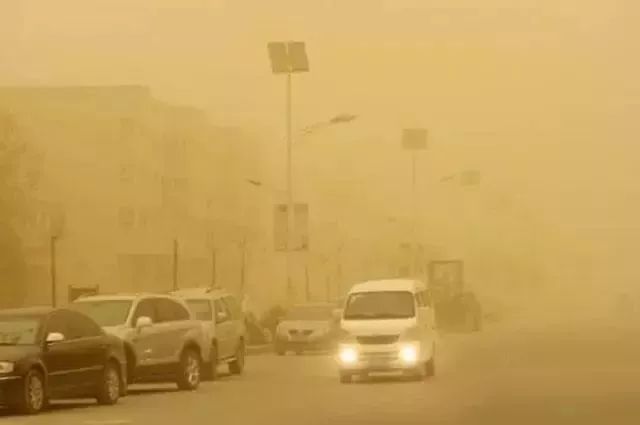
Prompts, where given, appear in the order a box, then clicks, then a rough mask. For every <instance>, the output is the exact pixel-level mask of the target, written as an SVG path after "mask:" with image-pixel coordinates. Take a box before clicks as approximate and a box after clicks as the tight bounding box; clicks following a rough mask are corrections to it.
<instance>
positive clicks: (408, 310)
mask: <svg viewBox="0 0 640 425" xmlns="http://www.w3.org/2000/svg"><path fill="white" fill-rule="evenodd" d="M430 298H431V297H430V296H429V292H428V291H427V287H426V285H425V284H424V283H422V282H420V281H417V280H411V279H393V280H377V281H369V282H365V283H361V284H358V285H355V286H354V287H353V288H352V289H351V290H350V291H349V294H348V295H347V299H346V301H345V304H344V310H343V312H342V317H341V320H340V328H341V332H342V338H341V340H340V343H339V346H338V347H339V348H338V356H337V362H338V368H339V371H340V382H343V383H348V382H351V380H352V378H353V377H354V376H356V375H359V376H367V375H369V374H370V373H375V372H402V373H404V374H407V375H411V376H414V377H416V378H419V379H422V378H424V377H426V376H433V375H434V374H435V355H436V343H437V339H438V338H437V331H436V324H435V315H434V311H433V307H432V304H431V299H430Z"/></svg>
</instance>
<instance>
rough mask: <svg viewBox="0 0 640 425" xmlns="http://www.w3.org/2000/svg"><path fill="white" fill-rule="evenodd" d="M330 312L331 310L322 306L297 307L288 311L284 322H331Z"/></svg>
mask: <svg viewBox="0 0 640 425" xmlns="http://www.w3.org/2000/svg"><path fill="white" fill-rule="evenodd" d="M331 311H332V309H331V308H329V307H324V306H322V307H318V306H298V307H293V308H292V309H291V310H289V312H288V313H287V315H286V316H285V320H311V321H324V320H331Z"/></svg>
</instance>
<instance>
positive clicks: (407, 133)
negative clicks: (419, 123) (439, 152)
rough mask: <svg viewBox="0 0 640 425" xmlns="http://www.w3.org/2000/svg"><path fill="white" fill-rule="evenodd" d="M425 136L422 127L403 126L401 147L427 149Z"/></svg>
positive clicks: (425, 132) (426, 133)
mask: <svg viewBox="0 0 640 425" xmlns="http://www.w3.org/2000/svg"><path fill="white" fill-rule="evenodd" d="M427 136H428V132H427V130H426V129H424V128H405V129H404V130H403V131H402V147H403V148H405V149H407V150H424V149H427Z"/></svg>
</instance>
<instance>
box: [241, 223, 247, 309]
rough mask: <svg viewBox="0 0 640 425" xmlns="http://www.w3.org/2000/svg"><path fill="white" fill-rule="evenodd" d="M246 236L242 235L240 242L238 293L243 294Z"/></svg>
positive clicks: (245, 275) (245, 267)
mask: <svg viewBox="0 0 640 425" xmlns="http://www.w3.org/2000/svg"><path fill="white" fill-rule="evenodd" d="M246 269H247V236H246V235H244V236H242V241H241V242H240V294H242V295H243V296H244V290H245V285H246V279H247V272H246Z"/></svg>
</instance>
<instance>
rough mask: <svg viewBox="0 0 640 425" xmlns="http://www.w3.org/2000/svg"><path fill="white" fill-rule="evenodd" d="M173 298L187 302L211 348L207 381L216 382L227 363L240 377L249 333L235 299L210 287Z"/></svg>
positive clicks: (187, 291)
mask: <svg viewBox="0 0 640 425" xmlns="http://www.w3.org/2000/svg"><path fill="white" fill-rule="evenodd" d="M173 295H175V296H176V297H179V298H182V299H183V300H184V301H185V302H186V304H187V305H188V306H189V309H190V310H191V312H192V313H193V314H194V316H195V318H196V319H197V320H198V321H199V322H200V323H201V326H202V329H203V331H204V335H205V338H206V344H207V346H208V347H209V357H206V358H205V367H204V372H203V376H204V378H205V379H209V380H213V379H215V377H216V372H217V367H218V365H219V364H221V363H226V364H227V365H228V366H229V372H231V373H232V374H234V375H239V374H241V373H242V372H243V370H244V366H245V343H246V334H247V331H246V326H245V322H244V314H243V313H242V311H241V309H240V304H239V303H238V300H237V299H236V297H235V296H233V295H232V294H230V293H228V292H226V291H224V290H222V289H209V288H195V289H183V290H180V291H176V292H173Z"/></svg>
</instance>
